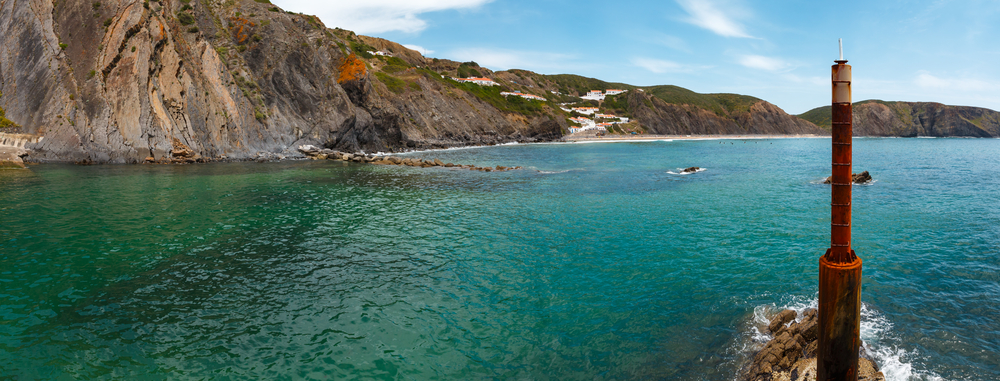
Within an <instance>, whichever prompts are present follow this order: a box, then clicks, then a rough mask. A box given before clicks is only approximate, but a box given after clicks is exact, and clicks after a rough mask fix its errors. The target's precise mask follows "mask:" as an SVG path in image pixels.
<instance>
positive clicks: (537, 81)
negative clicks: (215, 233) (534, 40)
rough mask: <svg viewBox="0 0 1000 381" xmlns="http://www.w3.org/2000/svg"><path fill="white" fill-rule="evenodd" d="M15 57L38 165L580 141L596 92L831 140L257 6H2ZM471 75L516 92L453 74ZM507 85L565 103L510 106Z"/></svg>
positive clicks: (707, 126)
mask: <svg viewBox="0 0 1000 381" xmlns="http://www.w3.org/2000/svg"><path fill="white" fill-rule="evenodd" d="M0 46H2V47H3V48H2V49H0V109H3V110H5V115H6V117H7V118H8V119H10V120H11V121H12V122H10V123H7V122H4V123H3V124H2V125H0V130H3V131H0V132H5V133H23V134H29V135H33V136H41V137H44V139H41V140H38V141H37V142H34V143H29V144H27V146H26V148H27V149H29V150H30V152H31V153H30V157H29V158H30V159H31V160H36V161H83V162H96V163H101V162H114V163H137V162H143V161H167V160H170V159H171V158H175V159H176V158H177V155H178V154H177V152H183V158H185V159H187V158H205V159H209V160H211V159H253V158H256V157H260V156H262V155H263V156H269V154H285V155H299V153H298V152H297V150H296V149H295V148H296V147H297V146H299V145H305V144H312V145H318V146H325V147H327V148H335V149H339V150H343V151H359V150H366V151H398V150H403V149H410V148H433V147H448V146H461V145H469V144H493V143H500V142H508V141H521V142H532V141H548V140H554V139H558V138H560V137H561V136H562V135H563V134H564V133H565V132H566V131H567V117H569V116H570V113H567V112H564V111H562V110H560V105H558V104H557V103H559V102H570V101H572V102H578V101H580V100H579V99H578V98H574V97H572V95H582V94H558V95H557V94H554V93H552V91H556V92H560V91H562V92H570V91H573V92H580V91H584V92H585V91H587V90H589V89H591V87H593V86H598V87H594V89H607V88H621V87H622V86H626V88H627V89H632V90H633V91H630V92H629V93H628V95H627V99H626V98H625V97H626V95H621V96H619V97H622V99H625V100H626V101H624V102H623V101H621V100H618V101H617V102H616V103H615V105H614V106H613V107H617V108H620V109H621V111H622V112H623V113H625V114H626V115H625V116H631V117H632V119H633V120H634V121H637V122H638V123H639V124H641V125H642V126H641V128H642V129H644V130H646V131H648V132H654V133H661V134H761V133H813V132H817V130H816V129H815V128H814V126H812V125H811V124H809V123H804V122H803V121H801V120H800V119H797V118H795V117H792V116H789V115H787V114H785V113H784V112H783V111H781V110H780V109H778V108H777V107H775V106H774V105H771V104H769V103H767V102H763V101H760V100H757V99H756V98H752V97H746V96H736V95H732V94H721V95H719V94H714V95H713V94H697V93H693V92H691V91H690V90H686V89H681V88H677V87H671V86H667V87H662V89H660V90H659V91H660V93H658V95H656V96H654V95H651V94H648V93H643V92H641V91H635V89H637V88H635V87H631V86H628V85H623V84H607V83H604V82H601V81H598V80H594V79H589V78H583V77H579V76H571V75H560V76H544V75H539V74H536V73H531V72H527V71H523V70H511V71H508V72H500V73H493V72H492V71H490V70H488V69H485V68H482V67H479V65H478V64H476V63H474V62H466V63H459V62H453V61H448V60H439V59H428V58H425V57H423V56H422V55H420V54H419V53H418V52H415V51H412V50H409V49H406V48H404V47H402V46H401V45H399V44H397V43H394V42H391V41H387V40H383V39H379V38H374V37H366V36H358V35H355V34H354V33H352V32H349V31H345V30H341V29H328V28H326V27H325V26H324V25H323V24H322V23H321V22H320V21H319V19H317V18H316V17H314V16H307V15H301V14H292V13H287V12H284V11H282V10H280V9H279V8H277V7H275V6H273V5H271V4H268V3H266V2H264V3H260V2H257V1H255V0H158V1H157V0H150V1H144V0H105V1H101V2H91V1H69V0H58V1H52V0H0ZM369 51H382V52H389V53H391V56H380V55H372V54H370V53H369ZM349 61H350V62H353V63H354V64H353V66H345V65H346V64H347V63H348V62H349ZM345 70H349V72H347V71H345ZM466 75H475V76H487V77H490V78H493V79H495V80H496V81H497V82H499V83H500V85H501V86H500V87H480V86H478V85H471V84H461V83H458V82H455V81H453V80H451V79H448V78H447V77H452V76H466ZM600 86H604V87H600ZM667 88H669V89H667ZM501 89H503V90H513V91H523V92H526V93H534V94H537V95H540V96H543V97H546V98H548V99H549V100H548V101H546V102H537V101H525V100H522V99H521V98H518V97H507V98H505V97H504V96H502V95H500V90H501ZM748 99H749V100H752V101H754V102H755V103H748V101H747V100H748ZM605 103H608V102H605ZM608 104H610V103H608ZM602 107H604V105H603V104H602ZM819 132H822V131H819Z"/></svg>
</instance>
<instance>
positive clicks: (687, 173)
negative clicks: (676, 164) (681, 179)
mask: <svg viewBox="0 0 1000 381" xmlns="http://www.w3.org/2000/svg"><path fill="white" fill-rule="evenodd" d="M706 169H708V168H698V169H696V170H695V171H694V172H684V168H677V172H674V171H667V173H669V174H671V175H678V176H684V175H690V174H692V173H698V172H705V170H706Z"/></svg>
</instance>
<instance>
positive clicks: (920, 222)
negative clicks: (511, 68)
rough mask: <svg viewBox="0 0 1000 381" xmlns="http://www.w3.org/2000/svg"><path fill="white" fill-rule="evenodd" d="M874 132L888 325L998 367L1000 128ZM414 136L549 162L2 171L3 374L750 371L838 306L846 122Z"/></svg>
mask: <svg viewBox="0 0 1000 381" xmlns="http://www.w3.org/2000/svg"><path fill="white" fill-rule="evenodd" d="M854 153H855V155H854V158H855V170H856V171H861V170H868V171H870V172H871V174H872V176H873V177H874V178H875V179H876V182H875V183H874V184H872V185H867V186H855V187H854V241H853V243H854V248H855V250H856V251H857V253H858V255H859V256H860V257H861V258H862V259H863V260H864V283H863V291H862V292H863V294H862V300H863V302H864V322H863V332H862V336H863V339H864V340H865V343H866V347H867V349H868V350H869V351H870V352H871V353H873V354H874V355H875V357H876V358H877V360H878V361H879V363H880V365H881V366H882V369H883V371H884V372H885V373H886V375H887V377H888V379H890V380H925V379H946V380H995V379H1000V249H998V248H1000V140H996V139H867V138H858V139H855V148H854ZM409 155H411V156H415V157H428V158H441V159H442V160H444V161H446V162H455V163H463V164H476V165H505V166H514V165H520V166H524V167H525V168H526V169H525V170H521V171H511V172H503V173H483V172H472V171H463V170H450V169H444V168H427V169H416V168H408V167H389V166H373V165H358V164H347V163H339V162H330V161H285V162H279V163H265V164H260V163H220V164H205V165H191V166H89V167H88V166H67V165H36V166H33V167H32V168H31V170H30V171H28V170H8V171H0V379H16V380H30V379H151V380H156V379H213V380H214V379H223V380H224V379H331V378H337V379H384V380H428V379H439V380H477V379H534V380H547V379H551V380H576V379H587V380H621V379H666V380H732V379H733V378H734V377H735V375H736V372H737V370H738V369H739V367H740V365H741V364H743V363H744V362H745V361H746V359H747V357H748V356H750V355H752V351H753V350H754V348H756V347H757V346H759V345H760V342H761V340H763V339H764V338H763V336H762V335H761V334H760V333H759V332H758V330H757V327H758V326H759V325H760V324H762V323H763V322H764V321H765V319H766V316H767V315H768V314H770V313H773V312H774V311H776V310H778V309H781V308H797V309H803V308H805V307H808V306H809V305H815V303H816V282H817V274H816V272H817V266H818V259H819V257H820V255H822V254H823V252H824V251H825V250H826V248H827V247H828V246H829V238H828V237H829V225H828V224H829V197H830V189H829V186H827V185H823V184H820V181H821V180H822V178H823V177H824V176H825V175H826V174H827V173H828V172H829V161H830V141H829V140H828V139H772V140H767V139H761V140H702V141H662V142H645V143H593V144H548V145H546V144H539V145H509V146H499V147H489V148H476V149H460V150H446V151H435V152H422V153H412V154H409ZM689 166H698V167H703V168H705V170H704V171H702V172H698V173H695V174H688V175H679V174H677V173H679V169H680V168H685V167H689Z"/></svg>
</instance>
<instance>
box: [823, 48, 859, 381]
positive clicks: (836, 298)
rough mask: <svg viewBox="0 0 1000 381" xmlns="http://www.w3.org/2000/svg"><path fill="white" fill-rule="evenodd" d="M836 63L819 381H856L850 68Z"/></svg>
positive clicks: (856, 267) (842, 62)
mask: <svg viewBox="0 0 1000 381" xmlns="http://www.w3.org/2000/svg"><path fill="white" fill-rule="evenodd" d="M836 62H837V64H836V65H833V72H832V76H831V80H832V81H831V82H832V85H833V86H832V90H833V91H832V92H833V94H832V95H833V107H832V113H833V115H832V122H833V123H832V128H833V131H832V133H833V136H832V144H833V147H832V148H833V149H832V159H833V160H832V177H831V188H832V196H831V201H830V249H829V250H827V251H826V254H824V255H823V257H821V258H820V260H819V329H818V331H819V332H818V336H819V337H818V340H819V343H818V347H817V364H816V368H817V369H816V370H817V377H816V379H817V380H820V381H825V380H838V381H839V380H849V381H856V380H857V379H858V349H859V347H860V345H861V338H860V333H861V259H860V258H858V256H857V255H855V253H854V250H852V249H851V171H852V169H853V168H852V164H853V163H852V161H851V160H852V155H853V152H852V146H851V140H852V135H853V131H852V130H853V128H852V127H853V125H852V122H853V120H852V110H851V66H850V65H847V61H846V60H843V59H841V60H837V61H836Z"/></svg>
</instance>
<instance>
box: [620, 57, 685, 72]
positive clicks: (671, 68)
mask: <svg viewBox="0 0 1000 381" xmlns="http://www.w3.org/2000/svg"><path fill="white" fill-rule="evenodd" d="M632 64H633V65H635V66H638V67H641V68H643V69H646V70H649V71H651V72H653V73H657V74H663V73H668V72H676V71H680V70H682V69H683V66H681V64H679V63H676V62H673V61H667V60H658V59H653V58H641V57H638V58H633V59H632Z"/></svg>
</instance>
